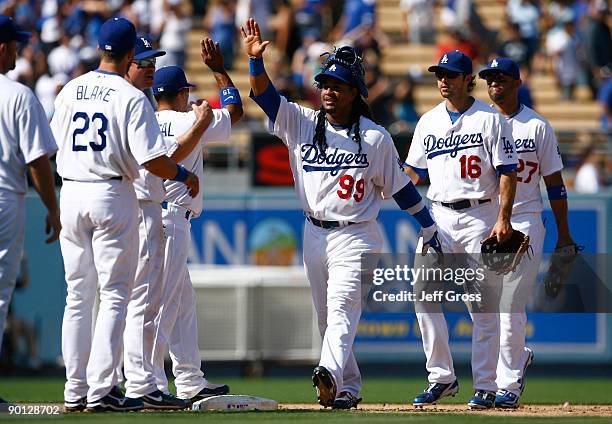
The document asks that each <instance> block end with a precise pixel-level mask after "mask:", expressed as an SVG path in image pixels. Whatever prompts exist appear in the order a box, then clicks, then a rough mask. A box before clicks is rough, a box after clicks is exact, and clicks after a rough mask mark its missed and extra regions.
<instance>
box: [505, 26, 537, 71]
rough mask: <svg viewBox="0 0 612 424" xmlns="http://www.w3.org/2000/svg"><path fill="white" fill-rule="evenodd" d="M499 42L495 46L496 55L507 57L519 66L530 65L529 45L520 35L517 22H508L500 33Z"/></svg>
mask: <svg viewBox="0 0 612 424" xmlns="http://www.w3.org/2000/svg"><path fill="white" fill-rule="evenodd" d="M501 37H502V39H501V42H500V44H499V46H498V48H497V56H498V57H509V58H510V59H512V60H513V61H515V62H516V63H517V64H518V65H519V66H527V67H530V63H529V47H528V46H527V43H526V42H525V40H523V38H522V37H521V31H520V27H519V25H518V24H516V23H513V22H508V23H507V24H506V26H505V27H504V29H503V31H502V34H501Z"/></svg>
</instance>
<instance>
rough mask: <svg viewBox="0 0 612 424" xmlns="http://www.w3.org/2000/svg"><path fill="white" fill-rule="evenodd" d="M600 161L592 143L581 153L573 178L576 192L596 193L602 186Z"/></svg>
mask: <svg viewBox="0 0 612 424" xmlns="http://www.w3.org/2000/svg"><path fill="white" fill-rule="evenodd" d="M601 183H602V175H601V169H600V161H599V157H598V155H597V154H596V153H595V148H594V146H593V145H590V146H588V147H587V148H586V149H585V151H584V152H583V154H582V160H581V163H580V165H579V166H578V171H577V172H576V177H575V178H574V190H576V191H577V192H578V193H590V194H592V193H597V192H599V190H600V189H601V186H602V184H601Z"/></svg>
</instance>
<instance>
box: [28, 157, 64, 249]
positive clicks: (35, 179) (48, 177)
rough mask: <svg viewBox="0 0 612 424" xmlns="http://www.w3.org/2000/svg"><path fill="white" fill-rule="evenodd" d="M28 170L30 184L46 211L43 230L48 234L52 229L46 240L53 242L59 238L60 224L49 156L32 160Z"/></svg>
mask: <svg viewBox="0 0 612 424" xmlns="http://www.w3.org/2000/svg"><path fill="white" fill-rule="evenodd" d="M28 170H29V171H30V177H31V178H32V184H33V185H34V188H35V189H36V191H37V192H38V194H39V196H40V198H41V200H42V202H43V203H44V205H45V207H46V208H47V211H48V215H47V218H46V228H45V231H46V233H47V234H48V233H49V231H51V230H52V233H51V235H50V236H49V238H47V240H46V242H47V243H51V242H54V241H55V240H57V239H58V238H59V233H60V231H61V229H62V224H61V223H60V219H59V209H58V207H57V198H56V197H55V184H54V178H53V173H52V172H51V164H50V162H49V157H48V156H47V155H43V156H41V157H39V158H37V159H35V160H33V161H32V162H30V163H29V164H28Z"/></svg>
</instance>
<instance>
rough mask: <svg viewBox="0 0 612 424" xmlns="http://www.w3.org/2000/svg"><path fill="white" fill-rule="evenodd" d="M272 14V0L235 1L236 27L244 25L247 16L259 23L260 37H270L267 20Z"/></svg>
mask: <svg viewBox="0 0 612 424" xmlns="http://www.w3.org/2000/svg"><path fill="white" fill-rule="evenodd" d="M271 14H272V0H237V1H236V22H235V26H236V28H239V27H240V26H242V25H244V23H245V22H246V21H247V19H249V18H253V19H255V20H256V21H257V23H258V24H259V29H260V31H261V37H262V39H264V40H266V39H269V38H270V37H271V34H270V30H269V28H268V20H269V19H270V15H271Z"/></svg>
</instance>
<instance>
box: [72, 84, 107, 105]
mask: <svg viewBox="0 0 612 424" xmlns="http://www.w3.org/2000/svg"><path fill="white" fill-rule="evenodd" d="M115 91H117V90H115V89H114V88H110V87H104V86H102V85H94V86H93V87H90V86H88V85H79V86H77V90H76V99H77V100H101V101H103V102H107V103H108V101H109V100H110V99H109V98H108V96H110V95H111V94H113V93H114V92H115Z"/></svg>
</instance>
